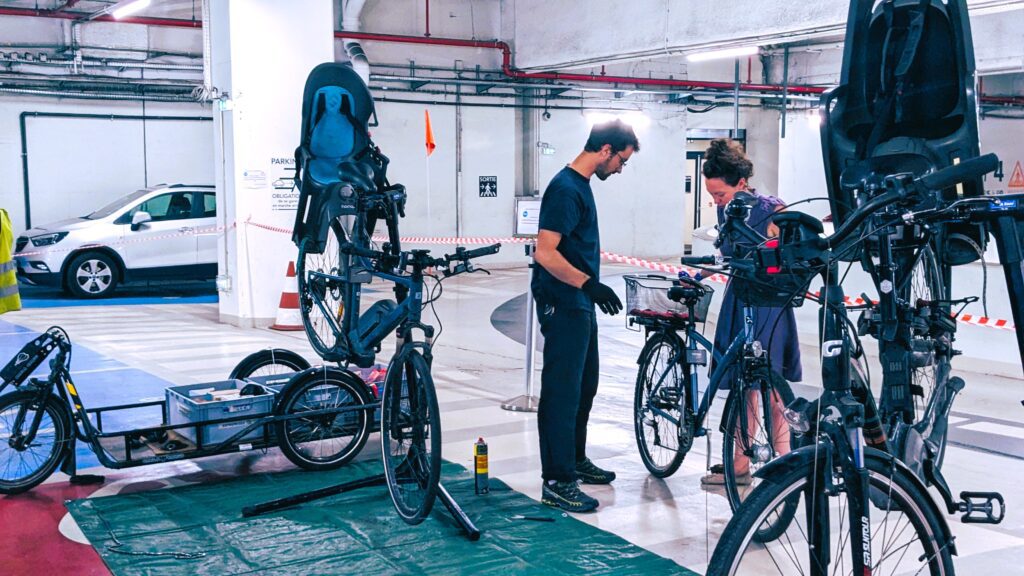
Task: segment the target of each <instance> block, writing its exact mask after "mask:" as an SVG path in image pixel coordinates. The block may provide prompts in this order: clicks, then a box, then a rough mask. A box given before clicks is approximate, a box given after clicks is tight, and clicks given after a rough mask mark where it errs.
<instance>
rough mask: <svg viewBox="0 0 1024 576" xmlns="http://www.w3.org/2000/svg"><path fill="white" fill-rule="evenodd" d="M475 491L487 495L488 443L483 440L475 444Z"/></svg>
mask: <svg viewBox="0 0 1024 576" xmlns="http://www.w3.org/2000/svg"><path fill="white" fill-rule="evenodd" d="M473 489H474V491H475V492H476V493H477V494H487V493H489V492H490V488H488V486H487V443H486V442H484V439H483V438H480V439H478V440H477V441H476V444H473Z"/></svg>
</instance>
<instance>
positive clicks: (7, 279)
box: [0, 208, 21, 314]
mask: <svg viewBox="0 0 1024 576" xmlns="http://www.w3.org/2000/svg"><path fill="white" fill-rule="evenodd" d="M13 248H14V227H13V226H12V225H11V217H10V216H8V215H7V210H4V209H3V208H0V314H3V313H4V312H10V311H12V310H21V295H19V294H18V275H17V272H16V269H15V266H14V258H12V257H11V251H12V250H13Z"/></svg>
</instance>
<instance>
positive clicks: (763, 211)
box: [702, 138, 803, 484]
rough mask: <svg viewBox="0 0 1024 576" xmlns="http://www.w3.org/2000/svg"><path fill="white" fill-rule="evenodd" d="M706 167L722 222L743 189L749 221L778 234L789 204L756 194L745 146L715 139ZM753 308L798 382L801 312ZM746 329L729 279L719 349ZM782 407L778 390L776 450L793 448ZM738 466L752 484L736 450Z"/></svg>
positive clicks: (716, 470) (750, 400)
mask: <svg viewBox="0 0 1024 576" xmlns="http://www.w3.org/2000/svg"><path fill="white" fill-rule="evenodd" d="M702 172H703V174H704V179H705V189H706V190H707V191H708V193H710V194H711V196H712V198H714V200H715V204H716V205H717V206H718V223H719V224H721V223H722V222H723V221H724V219H725V216H724V209H725V206H726V205H728V204H729V202H731V201H732V199H733V197H734V196H735V195H736V193H737V192H740V191H743V192H747V193H749V194H752V195H753V196H754V198H755V200H756V202H754V204H753V206H752V208H751V210H750V217H749V218H748V219H747V224H748V225H749V226H750V227H751V228H753V229H754V230H756V231H757V232H758V233H759V234H761V235H762V236H768V237H772V236H777V235H778V233H779V230H778V227H777V226H775V224H773V223H772V221H771V214H772V213H773V212H777V211H779V210H781V209H783V208H784V207H785V204H783V202H782V200H779V199H778V198H775V197H772V196H763V195H761V194H757V193H756V192H755V191H754V189H753V188H750V186H749V184H748V182H749V179H750V177H751V176H753V175H754V165H753V163H752V162H751V161H750V159H749V158H747V155H746V154H745V152H744V151H743V146H742V145H741V144H740V143H739V142H735V141H732V140H727V139H724V138H719V139H716V140H713V141H712V142H711V146H710V147H708V149H707V152H705V155H704V165H703V169H702ZM724 240H725V241H724V242H723V243H722V247H721V251H722V255H723V256H732V254H733V245H732V242H730V241H729V239H724ZM753 313H754V338H755V339H756V340H758V341H760V342H761V344H762V346H764V347H765V348H766V349H767V350H768V356H769V359H770V364H771V368H772V370H774V371H775V372H777V373H778V374H781V375H782V376H783V377H784V378H785V379H786V380H789V381H790V382H799V381H800V380H801V379H802V377H803V370H802V368H801V365H800V342H799V340H798V339H797V331H796V317H795V316H794V315H793V309H792V308H772V307H766V306H755V307H754V309H753ZM742 333H743V303H742V302H740V301H739V300H738V299H737V298H736V295H735V293H734V291H733V288H732V285H731V283H730V285H729V286H727V287H726V289H725V295H724V296H723V298H722V308H721V311H720V312H719V314H718V322H717V326H716V328H715V349H716V350H719V351H723V352H724V351H725V349H726V348H728V347H729V344H730V343H732V341H733V340H734V339H735V338H736V337H737V336H739V335H740V334H742ZM726 378H727V379H726V382H730V381H732V380H733V379H734V378H735V376H734V375H727V376H726ZM758 400H759V395H758V393H757V392H756V391H750V392H748V395H747V406H748V407H749V409H748V414H747V422H748V430H749V431H750V432H751V434H755V433H756V431H755V428H756V427H757V426H758V425H759V419H758V418H757V413H758ZM783 409H785V406H783V404H782V400H781V399H780V398H779V396H778V393H777V392H776V393H775V394H773V396H772V421H773V422H776V423H778V424H777V429H776V430H775V433H774V435H773V436H774V445H775V451H776V453H777V454H785V453H787V452H789V426H788V425H787V424H786V420H785V418H784V417H783V414H782V411H783ZM740 445H741V442H737V443H736V446H737V447H738V448H739V447H740ZM733 466H734V468H735V470H734V471H735V472H736V478H737V482H738V483H740V484H749V483H750V459H749V458H747V456H746V455H744V454H742V453H740V452H739V450H737V452H736V453H735V454H734V456H733ZM722 472H723V469H722V466H721V465H720V464H718V465H715V466H712V468H711V473H710V474H708V475H707V476H705V477H704V479H703V480H702V482H703V483H704V484H723V483H724V478H723V474H722Z"/></svg>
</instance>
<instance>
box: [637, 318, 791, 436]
mask: <svg viewBox="0 0 1024 576" xmlns="http://www.w3.org/2000/svg"><path fill="white" fill-rule="evenodd" d="M743 318H744V328H743V334H742V335H740V336H738V337H737V338H734V339H733V341H732V343H730V344H729V347H728V348H727V349H726V351H725V353H724V354H720V353H719V352H718V351H717V350H715V349H714V345H713V344H712V343H711V342H710V341H709V340H708V339H707V338H705V337H704V336H703V335H702V334H700V333H699V332H697V331H696V330H695V329H694V328H693V327H692V326H688V327H687V328H686V331H685V332H686V348H684V349H682V350H680V351H679V353H677V355H676V356H675V357H673V358H671V359H669V365H671V366H675V365H681V364H683V363H682V362H681V360H682V359H683V357H690V355H691V354H693V353H694V352H696V351H697V350H698V349H699V347H703V348H704V349H705V350H710V351H712V354H713V355H714V356H713V357H714V360H715V365H716V368H715V370H714V371H713V373H712V374H711V379H710V381H709V382H708V387H707V389H706V390H705V391H704V396H703V397H702V398H701V399H700V402H699V404H698V402H697V396H698V375H697V372H696V371H695V370H690V371H689V375H688V377H687V378H688V380H687V388H688V390H689V398H690V402H691V404H690V406H689V408H690V409H691V410H692V411H693V413H694V414H695V424H696V430H695V431H694V436H695V437H697V438H699V437H701V436H705V435H707V432H708V431H707V428H705V427H704V421H705V420H706V419H707V415H708V412H710V410H711V402H712V399H713V398H714V397H715V396H716V395H717V394H718V391H719V390H720V388H721V385H722V380H724V379H725V375H726V374H727V373H729V371H730V370H729V369H730V368H731V367H732V364H733V363H734V362H735V360H736V358H737V357H738V356H739V355H740V354H741V353H743V351H744V349H745V348H746V347H747V346H748V345H750V344H752V343H753V342H754V320H753V308H751V307H750V306H744V307H743ZM684 355H685V356H684ZM667 376H668V371H666V372H665V373H663V374H662V375H661V377H660V378H659V379H658V382H657V383H655V385H654V386H653V387H652V389H651V396H654V395H655V394H656V393H657V391H658V390H660V389H661V387H662V385H663V383H664V381H665V378H666V377H667ZM741 391H743V392H745V391H746V390H745V388H744V389H742V390H741ZM736 393H737V391H736V390H732V391H731V392H730V394H736ZM679 401H680V402H683V398H682V397H680V399H679ZM681 407H682V406H680V408H681ZM651 411H652V412H654V413H655V414H657V415H659V416H661V417H662V418H664V419H666V420H668V421H669V422H671V423H672V424H673V425H675V426H677V427H678V426H681V425H682V422H680V420H679V418H676V417H675V416H673V415H671V414H669V413H668V412H666V411H665V410H663V409H661V408H658V407H657V406H651ZM680 413H682V411H680ZM741 421H742V423H741V425H742V426H743V427H746V419H745V418H744V419H741ZM769 428H770V427H769ZM744 432H746V431H745V430H744ZM772 434H773V432H772V431H769V432H768V435H769V445H771V441H772V438H771V435H772Z"/></svg>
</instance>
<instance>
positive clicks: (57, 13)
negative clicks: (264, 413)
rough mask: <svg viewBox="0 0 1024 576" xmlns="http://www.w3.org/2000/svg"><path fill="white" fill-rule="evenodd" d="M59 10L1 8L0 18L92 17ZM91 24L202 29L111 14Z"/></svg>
mask: <svg viewBox="0 0 1024 576" xmlns="http://www.w3.org/2000/svg"><path fill="white" fill-rule="evenodd" d="M61 10H62V9H57V10H34V9H32V8H0V16H30V17H34V18H57V19H60V20H85V19H86V18H88V17H89V16H90V15H89V14H83V13H81V12H62V11H61ZM90 22H117V23H120V24H141V25H144V26H166V27H172V28H202V27H203V24H202V22H200V21H199V20H183V19H181V18H149V17H146V16H137V17H129V18H121V19H120V20H118V19H115V18H114V17H113V16H111V15H110V14H104V15H103V16H97V17H96V18H93V19H92V20H90Z"/></svg>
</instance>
